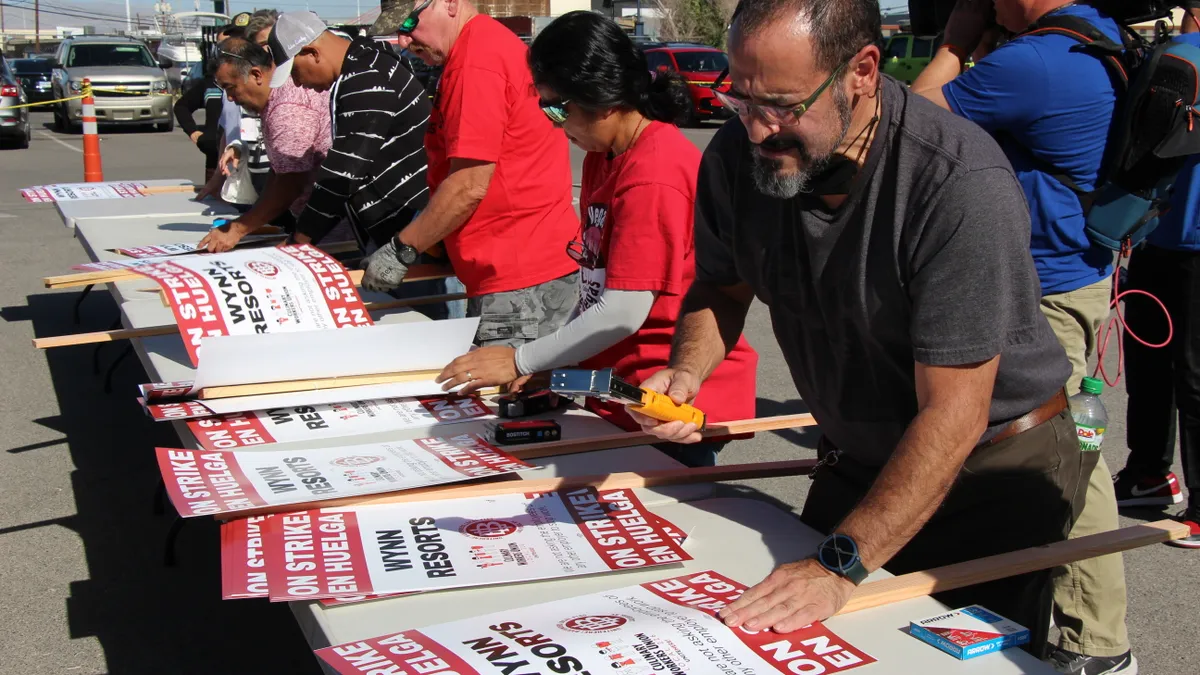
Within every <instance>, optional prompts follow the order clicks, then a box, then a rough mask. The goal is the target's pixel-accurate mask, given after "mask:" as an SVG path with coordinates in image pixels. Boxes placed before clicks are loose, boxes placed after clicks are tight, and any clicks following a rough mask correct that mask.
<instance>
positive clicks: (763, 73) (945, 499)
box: [643, 0, 1080, 653]
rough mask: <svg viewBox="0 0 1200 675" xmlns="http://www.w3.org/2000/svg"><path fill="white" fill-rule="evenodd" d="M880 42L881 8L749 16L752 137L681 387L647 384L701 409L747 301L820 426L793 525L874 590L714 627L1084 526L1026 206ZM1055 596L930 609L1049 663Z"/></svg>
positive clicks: (678, 352) (1060, 356)
mask: <svg viewBox="0 0 1200 675" xmlns="http://www.w3.org/2000/svg"><path fill="white" fill-rule="evenodd" d="M879 30H880V25H879V13H878V5H877V3H876V2H874V1H873V0H843V1H842V2H837V3H829V2H825V1H824V0H783V1H779V0H742V2H741V4H740V6H739V10H738V14H737V15H736V17H735V19H734V22H733V26H732V28H731V35H730V75H729V81H730V84H731V88H730V89H729V91H728V93H725V94H724V95H723V96H722V98H723V99H724V101H723V102H724V103H725V104H726V105H727V106H729V107H730V108H732V109H734V110H735V111H736V112H738V114H739V118H740V119H739V120H734V121H731V122H729V123H728V124H726V125H725V126H724V127H723V128H722V129H721V130H720V131H719V132H718V133H717V135H716V136H715V137H714V138H713V141H712V142H711V143H710V145H709V146H708V149H707V150H706V152H705V154H704V159H703V163H702V165H701V170H700V178H699V186H698V189H697V191H696V194H697V199H696V267H697V270H696V283H695V284H694V285H693V287H692V288H691V290H690V291H689V293H688V296H687V298H686V300H685V301H684V313H683V314H682V315H681V318H680V320H679V324H678V326H677V335H676V337H675V345H674V349H673V353H672V359H671V364H672V368H670V369H668V370H665V371H662V372H661V373H658V374H656V375H655V376H653V377H652V378H651V379H649V380H647V381H646V382H645V383H644V384H643V386H647V387H650V388H654V389H657V390H658V391H668V392H669V393H670V394H671V395H672V397H673V398H675V399H676V400H686V399H690V398H692V397H693V396H694V395H695V393H696V391H697V390H698V389H699V387H700V383H701V381H702V380H703V379H704V377H705V376H706V375H707V374H708V373H710V372H711V370H712V368H713V366H714V365H715V364H716V363H719V362H720V360H721V358H722V357H723V356H724V354H725V351H726V349H728V348H729V347H731V346H732V344H733V342H732V341H733V340H735V339H736V337H737V335H738V334H739V333H740V332H741V328H742V325H743V323H744V321H745V316H746V311H747V309H748V307H749V305H750V302H751V300H752V299H753V298H754V297H757V298H758V299H759V300H761V301H762V302H764V303H765V304H767V306H768V307H769V308H770V311H771V321H772V325H773V327H774V331H775V335H776V338H777V339H778V340H779V344H780V347H781V349H782V351H783V354H784V357H785V359H786V360H787V363H788V367H789V369H790V370H791V373H792V377H793V380H794V381H795V384H796V388H797V390H798V391H799V392H800V395H801V397H802V398H803V399H804V402H805V404H806V405H808V406H809V407H810V408H811V409H812V412H813V414H814V415H815V417H816V419H817V421H818V423H819V424H820V429H821V432H822V435H823V439H822V442H821V447H820V451H819V454H820V456H821V457H822V458H824V459H825V460H826V463H825V465H824V466H822V467H820V468H819V469H818V470H817V472H816V475H815V482H814V484H813V488H812V491H811V492H810V495H809V497H808V500H807V502H806V503H805V508H804V512H803V514H802V519H803V520H804V521H805V522H806V523H808V524H809V525H811V526H813V527H814V528H816V529H818V530H821V531H823V532H826V533H834V534H836V536H834V537H831V539H830V540H827V542H828V543H829V544H830V545H831V546H832V545H834V544H836V545H837V546H838V548H839V549H841V550H842V551H843V552H844V551H848V550H850V549H856V550H857V553H858V555H857V556H854V558H855V559H854V560H850V561H846V560H843V561H842V562H843V563H844V564H845V565H846V566H847V567H854V565H861V567H860V568H858V569H842V570H830V569H829V568H828V566H827V565H822V564H821V561H820V560H818V559H810V560H803V561H800V562H796V563H789V564H787V565H783V566H781V567H780V568H779V569H777V570H776V571H775V572H774V573H772V574H771V576H769V577H768V578H767V579H766V580H765V581H764V582H762V583H760V584H759V585H758V586H756V587H754V588H752V589H751V590H750V591H748V592H747V593H746V595H745V596H743V598H742V599H741V600H739V601H738V602H736V603H734V604H733V605H731V606H730V607H729V608H727V609H726V610H723V612H722V616H723V617H724V618H725V620H726V622H727V623H729V624H730V625H732V626H737V625H744V626H745V627H746V628H748V629H750V630H761V629H766V628H772V629H774V630H776V631H778V632H788V631H790V630H795V629H797V628H800V627H802V626H804V625H806V624H808V623H810V622H812V621H814V620H819V619H824V618H826V617H828V616H830V615H832V614H833V613H834V612H836V611H837V610H838V609H840V608H841V607H842V605H843V604H844V603H845V602H846V600H847V599H848V597H849V595H850V592H851V591H852V590H853V588H854V584H855V583H857V582H859V581H861V573H862V572H864V571H871V570H874V569H876V568H879V567H882V566H884V565H885V564H886V566H887V567H888V569H889V571H891V572H893V573H904V572H910V571H915V570H921V569H928V568H931V567H936V566H940V565H944V564H949V563H954V562H959V561H962V560H969V559H973V558H978V557H981V556H985V555H990V554H994V553H1000V552H1005V551H1011V550H1017V549H1021V548H1025V547H1029V546H1037V545H1042V544H1045V543H1049V542H1052V541H1061V540H1062V539H1064V538H1065V536H1066V532H1067V529H1068V528H1069V526H1070V523H1071V521H1072V519H1073V517H1074V511H1073V508H1074V507H1075V506H1076V505H1074V504H1072V501H1073V498H1074V496H1075V492H1076V484H1077V482H1078V479H1079V465H1080V453H1079V446H1078V443H1077V441H1076V440H1075V432H1074V424H1073V422H1072V420H1071V418H1070V415H1069V412H1068V410H1067V408H1066V398H1065V396H1063V384H1064V383H1065V382H1066V379H1067V376H1068V375H1069V374H1070V370H1071V369H1070V364H1069V363H1068V361H1067V358H1066V355H1065V353H1064V352H1063V350H1062V348H1061V347H1060V346H1059V344H1058V342H1057V340H1055V337H1054V334H1053V332H1052V331H1051V329H1050V327H1049V325H1048V324H1047V322H1046V320H1045V318H1044V317H1043V316H1042V314H1041V312H1040V311H1039V309H1038V301H1039V289H1038V280H1037V274H1036V272H1035V271H1034V267H1033V261H1032V259H1031V257H1030V254H1029V212H1028V209H1027V207H1026V205H1025V201H1024V198H1023V197H1022V193H1021V188H1020V186H1019V185H1018V184H1017V182H1016V179H1015V178H1014V176H1013V172H1012V169H1011V167H1010V166H1009V164H1008V161H1007V160H1006V159H1005V157H1004V155H1003V153H1002V152H1001V151H1000V149H999V148H998V147H997V146H996V144H995V142H994V141H993V140H992V139H991V138H990V137H989V136H988V135H987V134H986V133H984V132H983V131H982V130H980V129H978V128H977V127H975V126H974V125H972V124H970V123H969V122H966V121H965V120H962V119H959V118H956V117H955V116H953V115H951V114H949V113H947V112H945V111H943V110H940V109H938V108H937V107H935V106H933V105H932V104H930V103H929V102H928V101H925V100H924V99H921V98H919V97H914V96H912V95H910V94H909V92H908V90H907V89H906V88H905V87H904V86H903V85H902V84H899V83H898V82H896V81H895V80H892V79H890V78H887V77H884V76H882V75H881V74H880V73H879V58H880V53H879V49H878V47H877V46H876V45H877V44H878V42H877V38H878V37H879ZM646 424H647V425H650V426H649V427H648V428H650V429H652V430H653V431H654V432H655V433H657V434H658V435H660V436H661V437H663V438H664V439H666V440H672V441H687V440H696V439H697V438H698V434H695V433H694V432H695V429H694V427H685V426H684V425H683V424H682V423H679V422H674V423H670V424H665V425H657V426H653V425H654V424H656V423H652V422H649V421H646ZM826 550H830V549H826ZM816 553H817V551H814V554H816ZM1047 589H1048V586H1047V574H1046V573H1037V574H1032V575H1025V576H1022V577H1016V578H1013V579H1009V580H1004V581H1000V582H993V583H990V584H984V585H980V586H975V587H972V588H968V589H964V590H963V591H958V592H954V593H950V594H943V596H941V597H939V599H941V600H943V601H944V602H947V604H950V605H951V606H962V605H968V604H972V603H979V604H983V605H984V606H986V607H987V608H989V609H991V610H993V611H996V612H998V613H1000V614H1002V615H1004V616H1007V617H1008V618H1010V619H1013V620H1015V621H1018V622H1019V623H1022V624H1024V625H1026V626H1029V627H1030V628H1031V629H1032V630H1033V631H1034V639H1033V642H1032V647H1031V650H1032V651H1035V652H1039V653H1040V650H1041V649H1042V646H1043V645H1044V644H1045V634H1046V631H1047V629H1048V626H1047V622H1046V617H1047V616H1049V602H1048V595H1046V591H1047Z"/></svg>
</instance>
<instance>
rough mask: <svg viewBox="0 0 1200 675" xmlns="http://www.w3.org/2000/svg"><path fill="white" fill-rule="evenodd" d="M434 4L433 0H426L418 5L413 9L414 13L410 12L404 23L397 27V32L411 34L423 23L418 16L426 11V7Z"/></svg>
mask: <svg viewBox="0 0 1200 675" xmlns="http://www.w3.org/2000/svg"><path fill="white" fill-rule="evenodd" d="M432 4H433V0H425V2H422V3H421V4H419V5H417V8H416V9H414V10H413V11H412V14H409V15H408V18H407V19H405V20H404V23H402V24H400V27H399V28H397V29H396V32H397V33H399V34H401V35H411V34H412V32H413V31H414V30H416V29H417V26H418V25H419V24H420V23H421V20H420V19H419V18H417V17H418V16H419V15H420V14H421V12H424V11H425V8H426V7H428V6H430V5H432Z"/></svg>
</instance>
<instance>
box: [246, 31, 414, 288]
mask: <svg viewBox="0 0 1200 675" xmlns="http://www.w3.org/2000/svg"><path fill="white" fill-rule="evenodd" d="M267 48H268V50H269V51H270V52H271V57H272V59H273V60H274V61H275V72H274V74H273V75H272V76H271V86H272V87H282V86H284V85H285V84H287V83H288V80H289V79H290V80H293V81H294V82H295V83H296V84H297V85H300V86H302V87H305V88H308V89H314V90H316V91H328V92H329V105H330V112H331V119H332V132H333V145H332V146H331V147H330V149H329V154H327V155H326V156H325V160H324V161H323V162H321V166H320V168H319V169H318V172H317V180H316V184H315V185H314V187H313V194H312V197H311V198H310V199H309V200H308V205H307V206H306V207H305V209H304V211H303V212H302V213H301V214H300V216H299V219H298V220H297V222H296V232H295V235H294V237H295V239H296V241H299V242H302V243H307V242H313V243H317V242H320V240H321V238H322V237H324V236H325V235H326V234H328V233H329V231H330V230H332V229H333V227H334V226H335V225H337V223H338V221H340V220H341V219H342V218H344V217H348V218H349V219H350V222H351V223H352V224H353V225H354V229H355V231H356V233H357V235H358V238H359V243H360V245H362V246H363V247H364V248H365V249H368V250H369V249H370V248H373V247H381V248H385V247H387V246H388V245H389V242H392V241H394V240H395V235H396V233H397V232H398V231H400V230H401V229H403V227H404V226H405V225H407V224H408V223H409V221H411V220H412V219H413V216H415V215H416V213H417V212H418V211H420V210H421V209H422V208H423V207H424V206H425V203H426V201H427V200H428V197H429V188H428V187H427V186H426V180H425V169H426V166H425V147H424V142H423V141H424V136H425V124H426V123H427V122H428V121H429V110H430V108H429V101H428V97H427V96H426V94H425V90H424V88H423V87H422V86H421V83H420V82H418V81H417V79H416V78H415V77H414V76H413V74H412V71H410V70H409V69H408V67H407V66H406V65H405V64H404V63H403V62H402V61H401V60H400V57H399V56H398V55H397V54H396V53H395V52H393V51H392V50H391V48H390V47H388V46H386V45H382V44H377V43H375V42H373V41H371V40H366V39H356V40H348V39H346V38H345V37H342V36H340V35H337V34H334V33H331V32H329V31H328V30H327V28H326V26H325V24H324V22H322V21H321V19H320V18H318V17H317V15H316V14H313V13H312V12H304V11H301V12H286V13H284V14H281V15H279V19H278V20H277V21H276V22H275V26H274V28H272V29H271V33H270V35H269V36H268V38H267ZM393 255H394V254H393ZM364 285H365V284H364Z"/></svg>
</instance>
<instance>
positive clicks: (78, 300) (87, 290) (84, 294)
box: [75, 284, 95, 326]
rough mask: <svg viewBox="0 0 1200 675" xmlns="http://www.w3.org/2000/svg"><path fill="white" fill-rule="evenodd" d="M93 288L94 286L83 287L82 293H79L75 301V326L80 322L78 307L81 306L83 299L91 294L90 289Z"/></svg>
mask: <svg viewBox="0 0 1200 675" xmlns="http://www.w3.org/2000/svg"><path fill="white" fill-rule="evenodd" d="M94 287H95V284H88V285H87V286H84V287H83V292H82V293H80V294H79V297H78V298H76V299H75V325H76V326H78V325H79V321H80V319H79V306H80V305H82V304H83V299H84V298H86V297H87V296H88V293H91V292H92V288H94Z"/></svg>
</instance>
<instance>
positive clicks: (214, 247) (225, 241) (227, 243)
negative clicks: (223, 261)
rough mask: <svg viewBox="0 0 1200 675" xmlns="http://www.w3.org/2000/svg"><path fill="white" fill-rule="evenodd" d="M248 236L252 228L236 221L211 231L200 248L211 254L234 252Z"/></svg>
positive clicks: (201, 241)
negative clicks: (238, 244) (243, 238)
mask: <svg viewBox="0 0 1200 675" xmlns="http://www.w3.org/2000/svg"><path fill="white" fill-rule="evenodd" d="M247 234H250V228H249V227H247V226H246V225H244V224H242V223H241V222H239V221H236V220H235V221H233V222H232V223H229V224H228V225H222V226H221V227H214V228H213V229H211V230H209V231H208V234H206V235H205V236H204V238H203V239H201V240H200V248H202V249H205V250H207V251H208V252H209V253H224V252H226V251H232V250H233V247H234V246H237V243H238V242H239V241H241V240H242V237H244V236H246V235H247Z"/></svg>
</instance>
